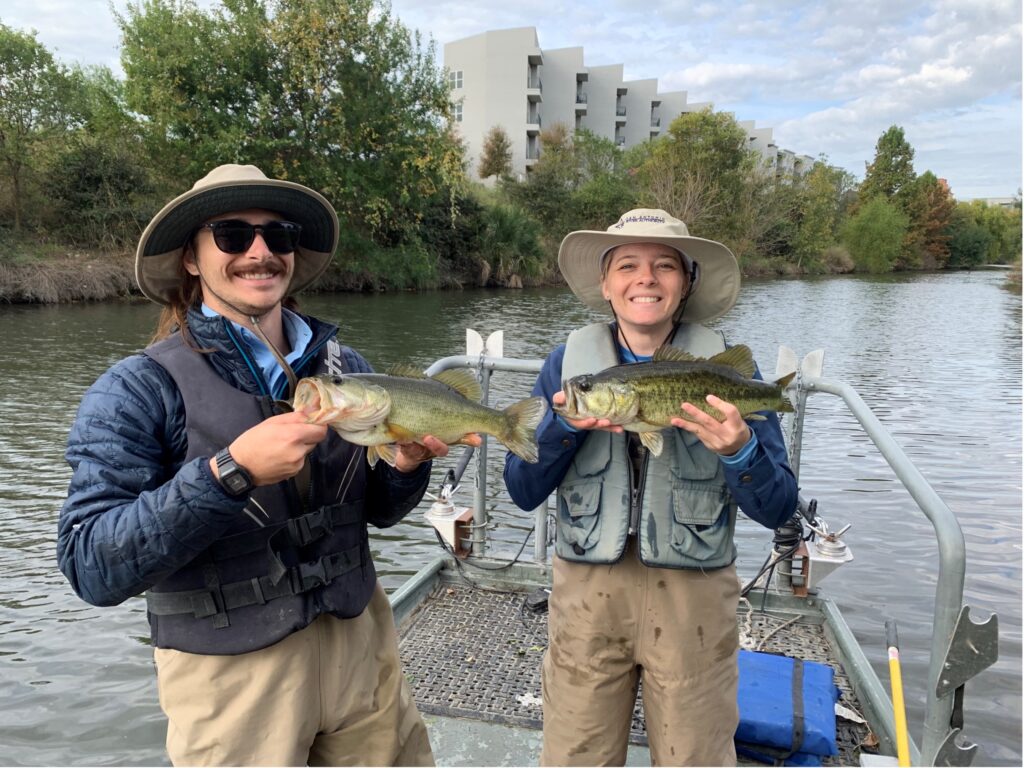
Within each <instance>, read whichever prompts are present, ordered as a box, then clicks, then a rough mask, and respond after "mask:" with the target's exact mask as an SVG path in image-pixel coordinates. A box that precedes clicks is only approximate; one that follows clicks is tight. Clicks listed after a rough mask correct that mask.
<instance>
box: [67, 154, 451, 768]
mask: <svg viewBox="0 0 1024 768" xmlns="http://www.w3.org/2000/svg"><path fill="white" fill-rule="evenodd" d="M338 234H339V233H338V218H337V215H336V213H335V211H334V209H333V208H332V207H331V205H330V203H328V202H327V200H326V199H324V198H323V197H322V196H321V195H319V194H318V193H316V192H314V191H313V190H311V189H308V188H306V187H303V186H301V185H299V184H295V183H292V182H287V181H278V180H273V179H268V178H267V177H266V176H265V175H264V174H263V173H262V172H261V171H260V170H259V169H258V168H256V167H254V166H240V165H223V166H220V167H218V168H215V169H214V170H213V171H211V172H210V173H209V174H208V175H207V176H206V177H204V178H203V179H200V180H199V181H198V182H196V184H195V186H193V188H192V189H191V190H190V191H188V192H186V193H184V194H182V195H180V196H178V197H176V198H175V199H174V200H172V201H171V202H170V203H168V204H167V205H166V206H165V207H164V208H163V210H161V211H160V212H159V213H158V214H157V215H156V216H155V217H154V218H153V220H152V221H151V222H150V224H149V226H148V227H147V228H146V230H145V232H143V234H142V238H141V240H140V242H139V246H138V250H137V253H136V262H135V272H136V278H137V280H138V283H139V287H140V288H141V289H142V292H143V293H144V294H145V295H146V296H147V297H148V298H150V299H151V300H153V301H155V302H157V303H159V304H161V305H163V307H164V309H163V313H162V315H161V319H160V323H159V326H158V330H157V338H156V340H155V343H154V344H153V345H152V346H150V347H148V348H147V349H146V350H144V351H143V352H142V353H140V354H136V355H132V356H131V357H128V358H126V359H124V360H122V361H120V362H118V363H117V364H115V365H114V366H113V367H112V368H111V369H110V370H108V371H107V372H106V373H105V374H103V375H102V376H101V377H100V378H99V379H98V380H97V382H96V383H95V384H94V385H93V386H92V387H91V388H90V389H89V391H88V392H86V394H85V396H84V398H83V400H82V404H81V406H80V408H79V411H78V415H77V418H76V420H75V423H74V425H73V426H72V429H71V433H70V435H69V438H68V450H67V454H66V456H67V460H68V462H69V463H70V464H71V467H72V469H73V471H74V472H73V476H72V479H71V484H70V488H69V491H68V499H67V501H66V503H65V505H64V508H63V509H62V511H61V515H60V522H59V530H58V543H57V554H58V559H59V563H60V567H61V570H62V571H63V572H64V574H65V575H66V576H67V578H68V580H69V581H70V582H71V585H72V586H73V587H74V589H75V591H76V592H77V593H78V594H79V595H80V596H81V597H82V598H83V599H84V600H86V601H88V602H90V603H92V604H94V605H115V604H118V603H121V602H123V601H124V600H126V599H127V598H129V597H132V596H133V595H138V594H140V593H142V592H145V593H146V600H147V609H148V614H149V622H150V629H151V632H152V638H153V645H154V646H155V650H154V656H155V661H156V667H157V682H158V688H159V695H160V704H161V706H162V708H163V710H164V712H165V713H166V715H167V717H168V731H167V749H168V753H169V754H170V757H171V760H172V762H174V763H175V764H176V765H177V764H204V765H209V764H220V765H256V764H267V765H307V764H309V765H354V764H370V765H423V764H433V758H432V755H431V750H430V745H429V743H428V740H427V734H426V731H425V728H424V725H423V722H422V720H421V718H420V716H419V713H418V712H417V711H416V708H415V705H414V704H413V702H412V699H411V695H410V691H409V687H408V684H407V683H406V681H405V679H404V676H403V675H402V672H401V669H400V668H399V661H398V649H397V639H396V634H395V628H394V620H393V617H392V614H391V609H390V605H389V603H388V601H387V597H386V596H385V594H384V591H383V589H382V587H381V586H380V584H379V583H378V581H377V578H376V574H375V571H374V566H373V562H372V560H371V557H370V549H369V546H368V532H367V523H373V524H374V525H376V526H378V527H384V526H389V525H393V524H394V523H396V522H398V521H399V520H400V519H401V518H402V517H403V516H404V515H405V514H406V513H407V512H409V510H411V509H412V508H413V507H414V506H416V504H417V503H418V502H419V500H420V498H421V497H422V495H423V492H424V490H425V488H426V484H427V481H428V479H429V474H430V461H429V460H430V459H431V458H432V457H433V456H435V455H444V454H445V453H447V446H445V445H444V444H443V443H441V442H440V441H438V440H436V439H434V438H427V439H425V440H424V443H425V444H426V445H425V446H420V445H414V444H409V445H401V446H399V450H398V452H397V459H396V463H395V466H394V467H390V466H388V465H386V464H384V463H383V462H381V463H379V464H378V465H377V466H376V468H374V469H373V470H370V469H369V468H368V467H367V463H366V461H365V458H364V456H365V454H364V451H363V449H361V448H359V447H357V446H353V445H350V444H348V443H346V442H345V441H343V440H342V439H341V438H340V437H339V436H338V435H337V434H335V433H334V432H333V431H328V429H327V428H326V427H323V426H316V425H312V424H307V423H306V417H305V414H303V413H292V412H290V408H289V407H288V406H287V403H286V402H282V401H284V400H286V399H288V398H290V397H291V390H292V389H293V388H294V382H295V377H296V376H307V375H314V374H317V373H323V372H326V371H331V372H333V373H344V372H360V371H369V370H370V368H369V365H368V364H367V363H366V361H365V360H364V359H363V358H362V357H361V356H360V355H359V354H358V353H356V352H355V351H353V350H352V349H349V348H348V347H343V346H340V345H339V344H338V343H337V342H336V341H334V339H333V337H334V334H335V332H336V330H337V329H336V328H335V327H334V326H331V325H328V324H326V323H323V322H321V321H319V320H316V319H314V318H311V317H304V316H302V315H300V314H298V313H297V312H295V311H292V310H291V309H288V307H294V306H295V304H294V301H293V300H292V299H291V295H292V294H294V293H297V292H299V291H301V290H302V289H303V288H306V287H308V286H309V285H310V284H311V283H313V282H314V281H315V280H316V279H317V277H319V275H320V274H321V273H322V272H323V271H324V270H325V269H326V268H327V266H328V265H329V263H330V260H331V256H332V254H333V252H334V249H335V247H336V245H337V242H338ZM293 369H294V371H293Z"/></svg>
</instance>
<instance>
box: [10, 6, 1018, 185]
mask: <svg viewBox="0 0 1024 768" xmlns="http://www.w3.org/2000/svg"><path fill="white" fill-rule="evenodd" d="M213 2H215V0H198V4H199V5H201V6H204V7H207V6H209V5H211V4H212V3H213ZM125 5H126V0H112V2H108V0H3V3H2V4H0V23H3V24H6V25H7V26H9V27H13V28H15V29H19V30H23V31H31V30H35V31H36V33H37V37H38V39H39V41H40V42H42V43H43V44H44V45H45V46H47V48H49V49H50V51H51V52H53V53H54V55H55V56H56V57H57V58H58V59H59V60H60V61H62V62H64V63H66V64H71V63H79V64H86V65H91V64H103V65H107V66H109V67H110V68H111V69H113V70H114V71H115V72H120V65H119V33H118V30H117V26H116V24H115V21H114V17H113V13H112V11H111V6H113V7H114V8H116V9H119V10H120V9H123V8H124V7H125ZM391 7H392V12H393V14H394V15H395V16H397V17H398V18H399V19H401V21H402V23H404V24H405V25H406V26H407V27H410V28H412V29H417V30H419V31H420V32H421V34H422V35H423V38H424V39H425V40H429V39H432V40H433V41H434V42H435V44H436V46H437V55H438V61H439V63H441V62H443V50H444V44H445V43H447V42H451V41H452V40H457V39H460V38H462V37H468V36H470V35H475V34H479V33H480V32H485V31H487V30H492V29H507V28H511V27H534V28H536V30H537V37H538V42H539V44H540V48H541V50H542V51H543V50H544V49H553V48H565V47H575V46H582V47H583V50H584V65H585V66H601V65H606V64H622V65H623V72H624V76H625V79H626V80H631V79H643V78H657V80H658V88H659V90H660V91H662V92H667V91H686V92H687V99H688V101H689V102H691V103H693V102H711V103H713V104H714V107H715V109H717V110H722V111H726V112H731V113H733V114H734V115H735V117H736V119H737V120H753V121H755V124H756V127H758V128H771V129H772V131H773V138H774V140H775V143H776V144H777V145H778V146H779V147H780V148H784V149H789V150H792V151H793V152H795V153H797V154H802V155H810V156H812V157H818V156H819V155H825V156H826V157H827V160H828V162H829V163H830V164H832V165H836V166H840V167H842V168H845V169H846V170H848V171H850V172H851V173H852V174H854V176H855V177H856V178H857V179H858V180H860V179H862V178H863V177H864V170H865V166H866V164H867V163H869V162H870V161H871V160H872V159H873V158H874V153H875V144H876V142H877V141H878V138H879V136H881V135H882V133H883V132H884V131H885V130H886V129H888V128H889V127H890V126H892V125H898V126H900V127H901V128H903V131H904V134H905V136H906V138H907V140H908V141H909V142H910V145H911V146H912V147H913V148H914V153H915V155H914V168H915V170H916V171H917V172H918V173H919V174H920V173H923V172H925V171H931V172H932V173H934V174H935V175H936V176H938V177H940V178H944V179H946V180H947V181H948V182H949V185H950V187H951V189H952V191H953V194H954V195H955V196H956V197H957V199H959V200H969V199H973V198H998V197H1012V196H1014V195H1016V194H1017V192H1018V190H1019V189H1020V187H1021V176H1022V169H1021V162H1022V160H1021V63H1022V52H1021V3H1020V0H932V1H931V2H916V1H915V0H857V2H850V1H849V0H751V1H750V2H743V0H735V2H731V3H725V2H719V0H646V1H645V2H642V3H641V2H636V0H588V1H587V2H562V1H561V0H515V2H508V0H503V1H502V2H494V0H393V1H392V3H391Z"/></svg>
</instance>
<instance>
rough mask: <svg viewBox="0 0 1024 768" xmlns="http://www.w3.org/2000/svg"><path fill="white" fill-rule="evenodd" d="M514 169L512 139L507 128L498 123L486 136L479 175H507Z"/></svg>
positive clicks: (481, 176) (481, 153)
mask: <svg viewBox="0 0 1024 768" xmlns="http://www.w3.org/2000/svg"><path fill="white" fill-rule="evenodd" d="M511 170H512V140H511V139H510V138H509V137H508V134H507V133H506V132H505V129H504V128H502V127H501V126H500V125H496V126H494V127H493V128H491V130H489V131H488V132H487V135H486V136H485V137H484V146H483V150H482V151H481V152H480V166H479V168H477V175H478V176H480V178H481V179H486V178H489V177H490V176H497V177H499V178H500V177H501V176H506V175H508V173H509V172H511Z"/></svg>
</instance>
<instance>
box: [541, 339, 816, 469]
mask: <svg viewBox="0 0 1024 768" xmlns="http://www.w3.org/2000/svg"><path fill="white" fill-rule="evenodd" d="M753 375H754V358H753V355H752V354H751V352H750V348H749V347H747V346H746V345H743V344H739V345H737V346H735V347H730V348H729V349H727V350H725V351H724V352H722V353H720V354H717V355H715V356H714V357H711V358H708V359H704V358H698V357H694V356H692V355H690V354H688V353H686V352H683V351H682V350H679V349H676V348H675V347H671V346H668V345H666V346H662V347H660V348H659V349H658V350H657V351H656V352H655V353H654V357H653V359H652V360H651V361H650V362H645V363H629V364H626V365H618V366H614V367H612V368H606V369H605V370H603V371H601V372H599V373H588V374H583V375H581V376H574V377H573V378H571V379H569V380H568V381H566V382H563V384H562V390H563V391H564V392H565V405H564V406H556V407H554V408H553V410H554V411H555V412H556V413H559V414H561V415H562V416H563V417H565V418H569V419H583V418H597V419H608V420H609V421H610V422H611V423H612V424H616V425H619V426H621V427H622V428H623V429H625V430H627V431H629V432H637V433H639V436H640V440H641V442H642V443H643V444H644V445H645V446H646V447H647V448H648V449H649V450H650V451H651V453H652V454H654V455H655V456H659V455H661V451H662V448H663V445H664V440H663V438H662V434H661V431H662V430H663V429H667V428H668V427H671V426H672V419H673V418H684V419H686V418H688V417H687V416H686V413H685V412H684V411H682V410H681V408H680V405H681V403H683V402H689V403H693V405H695V406H697V407H698V408H700V409H701V410H702V411H704V412H705V413H707V414H709V415H710V416H712V417H713V418H716V419H718V420H719V421H721V420H722V419H724V418H725V416H724V415H723V414H722V412H721V411H719V410H718V409H717V408H715V407H713V406H712V405H710V404H709V403H708V402H707V400H706V397H707V395H709V394H713V395H716V396H717V397H720V398H721V399H723V400H725V401H727V402H730V403H732V404H733V405H735V406H736V407H737V408H738V409H739V412H740V415H741V416H743V418H745V419H748V420H750V421H763V420H764V416H760V415H758V413H757V411H781V412H792V411H793V406H792V404H791V403H790V402H789V401H788V400H787V399H786V397H785V395H784V394H783V390H784V389H785V388H786V387H787V386H788V385H789V383H790V382H791V381H792V380H793V377H794V376H795V375H796V372H793V373H789V374H786V375H785V376H783V377H781V378H780V379H778V380H777V381H774V382H767V381H758V380H756V379H753V378H752V377H753Z"/></svg>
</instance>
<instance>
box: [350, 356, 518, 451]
mask: <svg viewBox="0 0 1024 768" xmlns="http://www.w3.org/2000/svg"><path fill="white" fill-rule="evenodd" d="M354 376H355V377H356V378H360V379H364V380H366V381H369V382H371V383H373V384H376V385H377V386H379V387H382V388H383V389H385V390H387V392H388V393H389V394H390V395H391V412H390V413H389V414H388V424H389V425H391V427H392V428H398V429H400V430H401V431H402V432H408V433H409V434H411V435H427V434H429V435H433V436H434V437H436V438H438V439H439V440H442V441H443V442H446V443H453V442H455V441H456V440H458V439H459V438H461V437H462V436H463V435H465V434H466V433H467V432H486V433H489V434H492V433H494V432H496V431H498V430H499V429H500V427H501V426H502V425H503V424H504V416H503V414H502V413H501V411H496V410H494V409H493V408H487V407H486V406H483V405H480V404H479V403H475V402H473V401H472V400H468V399H467V398H465V397H463V396H462V395H461V394H459V393H458V392H456V391H455V390H454V389H452V388H451V387H449V386H447V385H446V384H442V383H441V382H439V381H435V380H433V379H409V378H404V377H401V376H387V375H384V374H376V373H360V374H354Z"/></svg>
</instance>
